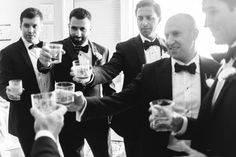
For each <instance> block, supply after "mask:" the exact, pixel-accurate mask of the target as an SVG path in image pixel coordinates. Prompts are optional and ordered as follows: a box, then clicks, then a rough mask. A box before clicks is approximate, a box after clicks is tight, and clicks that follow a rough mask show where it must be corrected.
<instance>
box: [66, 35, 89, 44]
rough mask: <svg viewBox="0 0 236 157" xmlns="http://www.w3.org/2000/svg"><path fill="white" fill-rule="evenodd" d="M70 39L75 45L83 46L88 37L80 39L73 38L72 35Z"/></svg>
mask: <svg viewBox="0 0 236 157" xmlns="http://www.w3.org/2000/svg"><path fill="white" fill-rule="evenodd" d="M70 38H71V40H72V42H73V44H75V45H82V44H83V43H84V42H85V41H86V37H84V36H81V37H78V36H71V35H70Z"/></svg>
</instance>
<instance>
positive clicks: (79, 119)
mask: <svg viewBox="0 0 236 157" xmlns="http://www.w3.org/2000/svg"><path fill="white" fill-rule="evenodd" d="M86 107H87V100H86V99H85V102H84V107H83V109H82V110H81V111H77V112H76V120H77V121H78V122H81V121H82V116H83V114H84V111H85V109H86Z"/></svg>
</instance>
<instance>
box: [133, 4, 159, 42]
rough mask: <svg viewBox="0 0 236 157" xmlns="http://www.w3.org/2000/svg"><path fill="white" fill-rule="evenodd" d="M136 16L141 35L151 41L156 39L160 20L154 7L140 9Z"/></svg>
mask: <svg viewBox="0 0 236 157" xmlns="http://www.w3.org/2000/svg"><path fill="white" fill-rule="evenodd" d="M136 16H137V25H138V28H139V31H140V33H141V34H142V35H143V36H144V37H146V38H148V39H150V40H153V39H154V38H156V28H157V25H158V23H159V21H160V18H159V17H158V16H157V14H156V12H155V11H154V8H153V7H152V6H145V7H141V8H138V10H137V13H136Z"/></svg>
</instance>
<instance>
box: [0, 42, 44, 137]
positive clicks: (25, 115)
mask: <svg viewBox="0 0 236 157" xmlns="http://www.w3.org/2000/svg"><path fill="white" fill-rule="evenodd" d="M11 79H21V80H22V81H23V88H24V89H25V90H24V91H23V94H22V95H21V100H20V101H11V100H9V99H8V98H7V96H6V86H7V85H8V81H9V80H11ZM39 92H40V90H39V87H38V83H37V79H36V75H35V72H34V69H33V65H32V63H31V60H30V57H29V55H28V52H27V49H26V47H25V45H24V43H23V40H22V39H20V40H19V41H17V42H15V43H13V44H11V45H9V46H7V47H6V48H4V49H2V51H1V53H0V94H1V96H2V97H3V98H4V99H6V100H8V101H10V111H9V133H11V134H13V135H15V136H18V137H21V138H28V137H29V138H32V139H33V138H34V128H33V122H34V119H33V117H32V115H31V114H30V108H31V107H32V105H31V97H30V95H31V94H33V93H39Z"/></svg>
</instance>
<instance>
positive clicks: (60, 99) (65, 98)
mask: <svg viewBox="0 0 236 157" xmlns="http://www.w3.org/2000/svg"><path fill="white" fill-rule="evenodd" d="M74 91H75V84H74V83H72V82H57V83H55V92H56V102H57V103H59V104H63V105H68V104H70V103H72V102H74V95H73V93H74Z"/></svg>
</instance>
